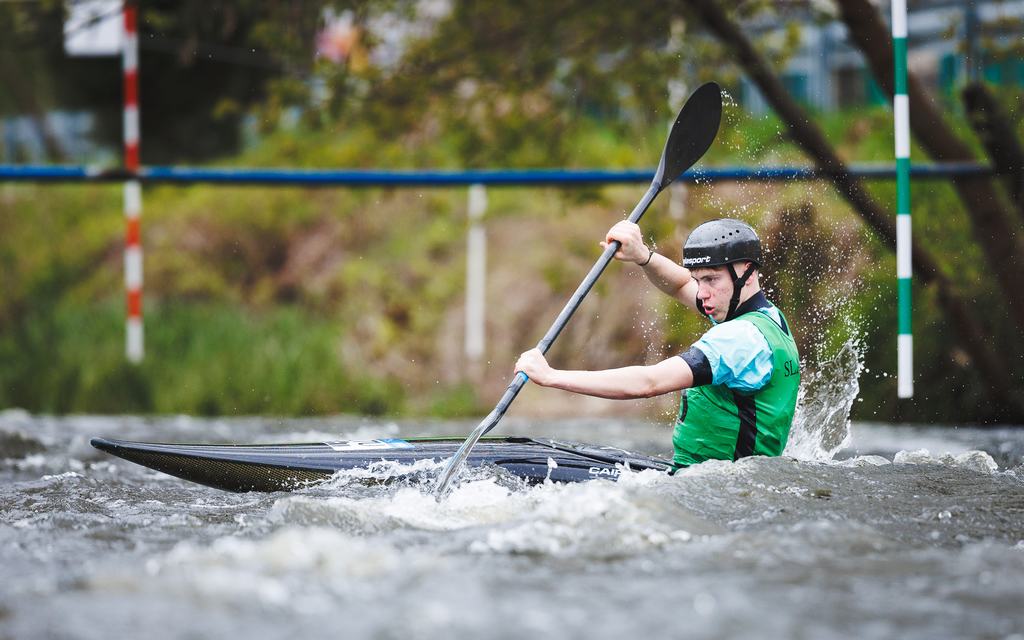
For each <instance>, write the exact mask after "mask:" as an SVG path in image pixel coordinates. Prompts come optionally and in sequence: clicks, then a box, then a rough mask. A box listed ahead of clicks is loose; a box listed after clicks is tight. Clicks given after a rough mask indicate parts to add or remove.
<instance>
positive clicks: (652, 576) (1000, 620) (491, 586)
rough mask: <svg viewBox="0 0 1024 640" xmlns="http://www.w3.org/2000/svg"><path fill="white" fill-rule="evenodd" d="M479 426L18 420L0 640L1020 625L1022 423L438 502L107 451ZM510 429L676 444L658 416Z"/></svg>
mask: <svg viewBox="0 0 1024 640" xmlns="http://www.w3.org/2000/svg"><path fill="white" fill-rule="evenodd" d="M473 426H475V425H474V424H473V423H472V422H447V423H442V422H430V423H423V422H408V423H395V422H390V421H372V420H363V419H355V418H333V419H318V420H276V419H260V418H252V419H229V420H206V419H196V418H188V417H170V418H142V417H85V416H80V417H62V418H54V417H43V416H32V415H29V414H26V413H24V412H20V411H6V412H0V459H2V462H0V478H2V479H0V505H2V514H3V516H2V523H0V566H2V567H3V577H4V579H3V580H2V581H0V638H111V637H133V636H139V635H143V634H145V635H146V636H148V637H152V638H223V637H228V636H229V634H230V635H232V636H239V635H241V636H242V637H245V638H247V639H250V640H255V639H258V638H295V637H325V638H326V637H330V638H339V637H340V638H396V639H398V638H401V639H403V640H404V639H407V638H436V637H450V638H523V637H560V638H613V637H614V638H621V637H634V636H636V635H638V634H643V635H654V634H657V635H662V636H665V637H692V638H734V637H748V638H754V637H756V638H767V637H777V638H815V639H817V638H848V637H853V636H856V637H860V638H892V637H897V636H898V637H901V638H929V639H931V638H952V637H955V638H1014V637H1016V638H1022V637H1024V464H1022V463H1024V429H1019V428H998V429H989V428H985V429H982V428H968V427H960V428H956V429H952V428H935V427H933V428H909V427H897V426H886V425H872V424H854V425H853V426H852V429H851V430H850V433H845V428H844V434H843V437H842V438H841V440H842V441H843V442H842V443H840V444H839V445H835V443H833V445H834V446H826V445H823V444H822V440H823V439H824V436H823V435H820V434H819V438H818V441H816V442H815V443H814V444H815V446H809V445H808V437H807V436H806V434H804V437H803V438H802V440H803V444H802V445H800V447H802V448H803V449H804V451H803V452H800V451H797V452H796V453H797V454H798V455H800V456H802V458H803V459H801V458H795V457H782V458H775V459H765V458H748V459H745V460H742V461H740V462H738V463H729V462H709V463H705V464H703V465H699V466H697V467H693V468H691V469H689V470H686V471H685V472H683V473H681V474H679V475H677V476H675V477H667V476H664V475H660V474H657V473H655V472H650V471H646V472H642V473H630V472H626V473H624V475H623V478H622V479H621V480H620V482H618V483H612V482H609V481H604V480H598V481H593V482H589V483H583V484H576V485H541V486H536V487H533V488H514V487H511V488H510V487H509V485H508V483H507V482H502V481H500V479H498V478H495V477H489V476H488V475H487V474H477V475H476V476H474V478H473V479H471V480H469V481H466V482H463V483H462V484H461V485H460V486H458V487H457V488H456V489H455V490H454V492H453V493H452V495H451V497H450V498H449V499H448V500H447V501H445V502H443V503H442V504H437V503H436V502H435V501H434V499H433V497H432V496H431V495H430V493H429V489H430V487H429V486H427V487H416V486H401V485H399V486H375V487H367V486H366V485H364V484H362V483H357V482H354V481H353V480H352V479H351V478H346V477H344V476H340V477H338V478H337V479H336V480H334V481H332V482H331V483H329V484H326V485H322V486H319V487H313V488H309V489H306V490H304V491H302V492H299V493H295V494H286V493H279V494H231V493H224V492H220V491H217V490H214V489H209V488H206V487H202V486H198V485H192V484H190V483H187V482H185V481H182V480H178V479H176V478H172V477H170V476H165V475H162V474H160V473H157V472H153V471H149V470H147V469H144V468H142V467H138V466H135V465H132V464H130V463H127V462H124V461H121V460H117V459H114V458H111V457H109V456H107V455H105V454H103V453H101V452H99V451H96V450H94V449H92V448H91V447H90V446H89V444H88V439H89V438H90V437H91V436H95V435H105V436H110V437H120V438H128V439H139V440H151V441H160V440H162V441H178V442H183V441H204V442H230V441H235V442H238V441H247V442H275V441H276V442H285V441H317V440H326V439H331V440H334V439H339V438H353V439H360V438H375V437H395V436H411V435H436V434H442V433H455V434H465V433H468V432H469V431H470V430H471V429H472V427H473ZM499 431H500V432H502V433H504V434H512V433H519V434H523V435H550V436H557V437H559V438H564V439H575V440H579V441H585V442H596V443H604V444H614V445H616V446H621V447H625V448H628V449H634V450H638V451H643V452H647V453H653V454H660V455H667V454H668V449H669V447H670V444H669V442H670V430H669V427H667V426H665V425H659V424H654V423H652V422H638V421H622V420H612V419H595V420H569V421H558V422H537V421H528V420H522V419H520V420H515V419H512V418H508V419H506V421H505V422H503V423H502V425H501V427H500V429H499ZM798 435H799V434H798ZM834 435H835V434H833V436H834ZM812 439H813V438H812ZM833 439H836V438H833ZM794 440H801V438H800V437H797V438H794ZM826 449H838V450H837V451H836V452H832V451H825V450H826Z"/></svg>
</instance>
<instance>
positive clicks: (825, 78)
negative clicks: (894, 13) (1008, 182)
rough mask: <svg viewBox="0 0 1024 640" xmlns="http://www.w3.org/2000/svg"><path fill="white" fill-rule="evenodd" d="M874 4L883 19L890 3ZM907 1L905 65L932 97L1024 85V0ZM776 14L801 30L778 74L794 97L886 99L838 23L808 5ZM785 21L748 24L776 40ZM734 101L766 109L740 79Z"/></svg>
mask: <svg viewBox="0 0 1024 640" xmlns="http://www.w3.org/2000/svg"><path fill="white" fill-rule="evenodd" d="M876 4H877V5H878V8H879V12H880V13H881V14H882V15H883V16H885V19H886V21H888V19H889V15H890V2H889V0H881V1H880V2H877V3H876ZM907 4H908V12H909V16H908V22H909V24H908V34H909V41H908V45H909V46H908V49H909V66H910V70H911V72H912V73H914V74H915V75H916V76H917V77H918V78H919V79H920V80H922V81H923V82H924V83H925V85H926V86H928V87H930V88H931V89H932V91H933V92H934V93H935V94H936V95H937V96H940V97H945V98H955V90H956V88H957V87H958V86H961V85H962V84H963V82H965V81H966V80H967V79H980V78H983V79H985V80H987V81H989V82H992V83H994V84H999V85H1011V86H1020V87H1024V54H1022V49H1024V0H980V1H979V0H909V1H908V3H907ZM780 11H781V12H783V13H784V15H785V22H786V23H789V21H791V20H795V21H798V22H799V23H800V27H801V29H800V35H801V41H800V47H799V49H798V51H797V53H796V54H795V55H794V56H793V57H792V58H791V59H790V60H789V62H788V64H787V65H786V67H785V70H784V72H783V76H782V79H783V82H784V83H785V85H786V87H787V88H788V89H789V91H790V93H791V94H792V95H793V96H795V97H796V98H797V99H798V100H800V101H802V102H804V103H805V104H807V105H809V106H811V107H813V108H816V109H819V110H822V111H834V110H837V109H846V108H852V107H857V106H862V105H866V104H879V105H881V104H888V103H889V98H888V97H886V96H885V95H883V94H882V92H881V90H880V89H879V88H878V85H877V84H876V83H875V81H874V78H873V77H872V76H871V72H870V70H869V69H868V68H867V66H866V64H865V62H864V58H863V56H861V54H860V52H859V51H858V50H857V49H856V47H854V46H853V45H851V44H850V42H849V40H848V38H847V35H846V26H845V25H844V24H843V23H842V22H840V21H837V20H832V21H828V22H825V23H822V22H821V21H820V18H819V17H818V16H820V13H819V14H817V15H815V12H814V4H813V3H812V4H811V5H808V4H806V3H800V4H799V5H790V6H788V7H785V8H780ZM787 26H788V24H784V23H782V22H780V21H779V20H776V19H773V21H772V22H764V23H754V24H751V25H748V27H749V28H750V30H751V31H753V32H755V33H758V34H759V35H761V36H769V37H770V36H772V35H776V34H778V36H779V37H781V36H782V32H783V30H784V29H785V28H786V27H787ZM879 46H891V43H888V42H886V43H879ZM1015 47H1016V51H1013V49H1014V48H1015ZM1001 54H1007V55H1001ZM740 100H741V102H742V103H743V104H744V106H746V107H747V108H748V109H750V110H751V111H753V112H755V113H763V112H765V111H767V110H768V106H767V104H766V103H765V102H764V99H763V98H762V97H761V95H760V93H759V92H758V90H757V88H756V87H755V86H754V84H753V83H752V82H750V81H749V80H747V79H745V78H744V79H743V80H742V81H741V87H740Z"/></svg>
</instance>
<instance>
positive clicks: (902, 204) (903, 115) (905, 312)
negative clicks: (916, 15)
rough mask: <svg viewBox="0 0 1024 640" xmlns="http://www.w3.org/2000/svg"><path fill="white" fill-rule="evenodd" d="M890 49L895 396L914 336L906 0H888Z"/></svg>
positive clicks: (910, 389) (909, 367)
mask: <svg viewBox="0 0 1024 640" xmlns="http://www.w3.org/2000/svg"><path fill="white" fill-rule="evenodd" d="M892 48H893V58H894V60H895V67H896V68H895V82H896V88H895V91H894V92H893V99H892V100H893V114H894V116H895V118H894V119H895V123H896V288H897V305H898V314H899V337H898V338H897V344H896V349H897V368H896V395H897V396H898V397H900V398H910V397H913V395H914V336H913V333H912V331H911V301H910V278H911V275H912V271H913V266H912V263H911V258H910V101H909V100H908V98H907V0H892Z"/></svg>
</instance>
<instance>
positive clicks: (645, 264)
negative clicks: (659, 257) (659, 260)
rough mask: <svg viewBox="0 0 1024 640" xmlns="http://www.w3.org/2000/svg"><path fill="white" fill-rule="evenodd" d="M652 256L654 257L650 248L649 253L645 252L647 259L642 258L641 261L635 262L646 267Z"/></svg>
mask: <svg viewBox="0 0 1024 640" xmlns="http://www.w3.org/2000/svg"><path fill="white" fill-rule="evenodd" d="M653 257H654V249H651V252H650V253H649V254H647V259H646V260H644V261H643V262H638V263H637V264H638V265H640V266H641V267H646V266H647V265H648V264H649V263H650V262H651V258H653Z"/></svg>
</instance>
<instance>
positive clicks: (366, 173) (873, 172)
mask: <svg viewBox="0 0 1024 640" xmlns="http://www.w3.org/2000/svg"><path fill="white" fill-rule="evenodd" d="M849 173H850V174H851V175H853V176H855V177H858V178H863V179H866V180H893V179H895V177H896V168H895V166H893V165H853V166H851V167H850V171H849ZM910 173H911V175H912V176H913V177H915V178H919V179H947V178H955V177H967V176H988V175H992V173H993V171H992V168H991V167H988V166H985V165H981V164H975V163H969V162H950V163H939V164H927V165H915V166H913V167H911V169H910ZM653 175H654V170H653V169H625V170H603V169H501V170H467V171H378V170H355V169H339V170H335V169H249V168H246V169H231V168H216V167H211V168H196V167H174V166H169V167H161V166H149V167H143V168H142V169H141V170H140V171H139V172H138V175H133V174H131V173H129V172H127V171H125V170H123V169H103V168H96V167H88V166H66V165H0V182H121V181H124V180H128V179H133V178H134V179H138V180H141V181H142V182H144V183H147V184H198V183H210V184H234V185H264V186H275V185H276V186H302V187H452V186H466V185H471V184H483V185H488V186H539V185H562V186H567V185H574V184H610V183H634V182H639V183H646V182H650V180H651V178H652V176H653ZM827 177H829V173H828V172H826V171H822V170H820V169H817V168H815V167H800V166H789V167H763V168H745V167H707V168H703V169H695V170H692V171H687V172H686V173H685V174H683V176H682V177H681V178H680V180H682V181H686V182H698V183H699V182H722V181H774V180H820V179H823V178H827Z"/></svg>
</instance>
